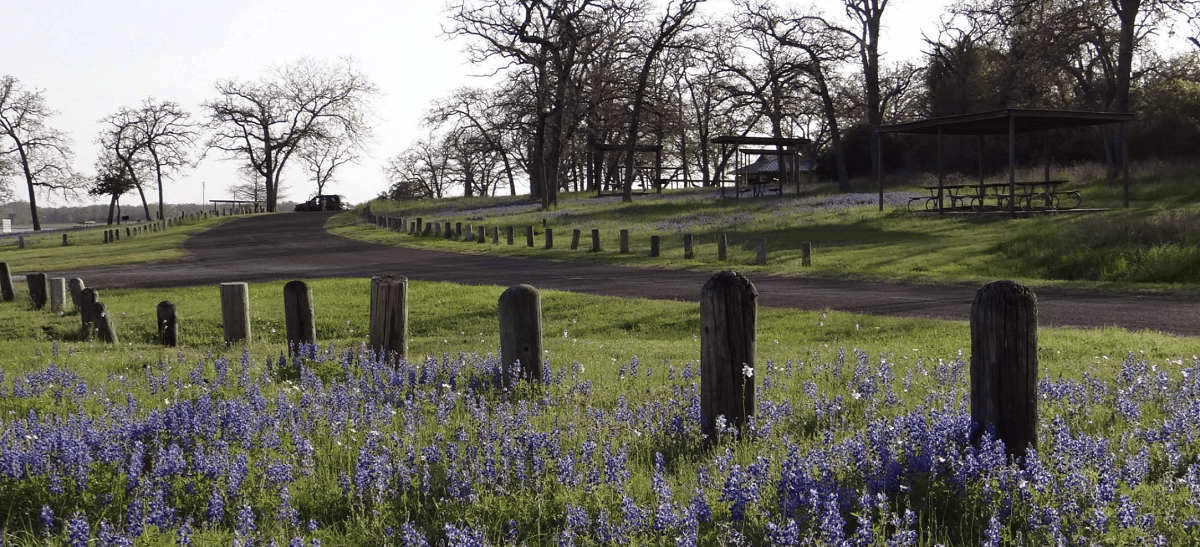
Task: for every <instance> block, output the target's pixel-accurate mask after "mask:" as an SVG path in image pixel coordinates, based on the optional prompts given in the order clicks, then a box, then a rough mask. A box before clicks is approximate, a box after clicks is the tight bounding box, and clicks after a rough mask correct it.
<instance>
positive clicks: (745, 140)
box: [709, 135, 809, 146]
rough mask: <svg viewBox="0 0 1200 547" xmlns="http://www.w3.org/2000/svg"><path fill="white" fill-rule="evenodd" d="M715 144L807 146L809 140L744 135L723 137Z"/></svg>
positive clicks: (716, 139)
mask: <svg viewBox="0 0 1200 547" xmlns="http://www.w3.org/2000/svg"><path fill="white" fill-rule="evenodd" d="M709 142H711V143H713V144H736V145H750V146H776V145H778V146H807V145H808V143H809V140H808V139H806V138H803V137H784V138H779V139H777V138H775V137H749V136H742V135H722V136H720V137H715V138H713V139H712V140H711V141H709Z"/></svg>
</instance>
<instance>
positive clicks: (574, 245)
mask: <svg viewBox="0 0 1200 547" xmlns="http://www.w3.org/2000/svg"><path fill="white" fill-rule="evenodd" d="M580 233H581V232H580V231H579V228H576V229H574V230H572V231H571V250H572V251H574V250H576V249H578V248H579V234H580Z"/></svg>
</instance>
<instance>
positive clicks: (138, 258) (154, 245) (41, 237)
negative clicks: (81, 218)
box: [0, 216, 236, 273]
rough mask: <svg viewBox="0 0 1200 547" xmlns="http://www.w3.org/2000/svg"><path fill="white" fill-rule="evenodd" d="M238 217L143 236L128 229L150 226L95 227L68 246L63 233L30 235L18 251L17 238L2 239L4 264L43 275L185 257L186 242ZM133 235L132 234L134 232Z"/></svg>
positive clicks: (70, 237)
mask: <svg viewBox="0 0 1200 547" xmlns="http://www.w3.org/2000/svg"><path fill="white" fill-rule="evenodd" d="M233 218H236V217H229V216H226V217H219V218H218V217H213V218H209V219H203V220H196V221H187V222H184V223H182V224H178V222H179V219H174V220H173V222H174V223H175V224H174V225H173V226H172V227H170V228H165V229H160V230H158V231H154V230H152V229H144V230H143V231H142V232H141V233H138V234H134V235H132V236H127V235H126V234H125V230H126V228H146V227H148V226H151V225H150V224H132V225H123V226H114V227H107V226H103V227H95V228H84V229H80V230H71V231H69V232H66V234H67V245H63V244H62V234H60V233H47V234H38V233H33V234H26V235H25V248H24V249H20V248H18V240H17V238H16V237H9V238H5V239H3V240H0V242H2V244H0V262H6V263H8V267H9V271H11V272H13V273H18V272H39V271H42V272H44V271H61V270H78V269H83V268H101V267H106V266H122V265H127V264H143V263H147V262H161V261H164V260H172V259H177V258H183V257H184V256H185V255H186V253H185V251H184V250H183V242H184V241H186V240H187V239H188V238H189V237H191V236H193V235H195V234H198V233H200V232H202V231H204V230H207V229H209V228H212V227H213V226H216V225H218V224H222V223H225V222H228V221H230V220H232V219H233ZM110 229H116V230H120V232H121V234H120V239H119V240H117V241H115V242H113V243H105V242H104V232H105V231H106V230H110ZM131 233H132V232H131Z"/></svg>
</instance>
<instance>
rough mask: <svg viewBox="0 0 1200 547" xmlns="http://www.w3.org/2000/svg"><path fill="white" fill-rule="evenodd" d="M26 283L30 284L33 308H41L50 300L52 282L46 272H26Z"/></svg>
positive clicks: (30, 297)
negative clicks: (47, 277) (47, 278)
mask: <svg viewBox="0 0 1200 547" xmlns="http://www.w3.org/2000/svg"><path fill="white" fill-rule="evenodd" d="M25 283H27V284H28V285H29V299H30V300H32V301H33V309H35V310H40V309H42V308H45V307H46V303H47V302H49V301H50V283H49V281H47V280H46V274H44V273H32V274H25Z"/></svg>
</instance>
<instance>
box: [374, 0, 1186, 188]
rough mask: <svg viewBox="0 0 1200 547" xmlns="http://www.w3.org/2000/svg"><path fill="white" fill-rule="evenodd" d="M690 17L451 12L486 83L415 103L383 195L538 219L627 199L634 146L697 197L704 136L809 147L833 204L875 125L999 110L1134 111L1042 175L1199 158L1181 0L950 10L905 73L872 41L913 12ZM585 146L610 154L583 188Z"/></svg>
mask: <svg viewBox="0 0 1200 547" xmlns="http://www.w3.org/2000/svg"><path fill="white" fill-rule="evenodd" d="M702 2H703V0H670V1H669V2H667V3H666V6H661V5H660V6H657V7H656V6H655V5H654V4H653V3H649V2H645V1H642V0H521V1H516V0H455V1H453V2H451V4H450V5H449V7H448V11H447V23H446V24H445V26H444V31H445V33H446V35H448V36H449V37H451V38H453V39H455V40H459V41H461V42H462V43H463V46H464V51H465V52H466V54H467V55H468V56H469V58H470V59H471V61H472V62H473V63H475V64H476V65H477V66H478V67H479V68H480V69H481V71H482V72H484V73H486V74H491V75H494V80H495V83H494V84H492V85H489V86H485V87H473V88H462V89H458V90H456V91H454V92H452V93H451V94H449V95H448V96H446V97H443V98H441V99H438V100H436V101H435V102H434V103H433V104H431V105H430V107H429V109H428V111H427V115H426V117H425V119H424V125H425V128H426V129H427V131H428V136H427V137H425V138H422V139H419V140H418V141H416V142H414V143H412V145H411V146H409V147H408V148H407V149H405V150H403V151H402V152H400V153H399V154H397V155H395V156H394V157H392V158H391V159H390V160H389V161H388V163H387V165H386V166H385V168H384V171H385V175H386V177H387V179H388V182H389V189H388V190H387V191H386V192H385V194H384V196H383V197H389V198H393V199H413V198H427V197H432V198H438V197H442V196H444V195H446V194H448V193H452V192H453V193H458V192H459V191H460V190H461V193H462V194H465V195H467V196H472V195H491V194H495V193H500V192H507V193H510V194H514V195H515V194H517V193H518V192H519V190H518V186H519V184H520V183H527V184H528V191H529V193H530V194H531V196H532V197H533V198H535V199H538V200H540V201H541V203H542V204H543V205H544V206H547V207H549V206H553V205H554V204H555V203H556V200H557V195H558V193H559V192H563V191H580V190H592V191H595V190H603V189H612V190H614V191H615V190H620V191H621V193H622V194H623V197H624V199H626V200H628V199H630V191H631V188H632V187H633V186H634V179H635V178H636V176H637V173H638V172H637V171H636V170H635V166H636V165H638V164H640V163H648V160H646V159H645V158H644V157H643V155H644V150H645V148H644V147H642V146H641V145H655V146H662V150H663V157H664V158H665V159H664V163H667V164H670V165H673V166H676V167H678V169H679V171H680V173H681V174H680V177H681V178H683V179H684V180H687V181H691V182H692V183H693V184H696V185H705V186H707V185H714V184H718V179H719V178H721V177H723V176H725V175H724V173H727V168H728V167H729V165H730V163H731V160H732V158H731V157H729V155H730V152H729V151H726V152H725V155H722V154H721V150H720V149H719V148H717V147H714V146H712V145H711V144H710V143H709V140H710V139H711V138H712V137H716V136H720V135H736V136H744V135H748V134H754V135H767V136H772V137H803V138H807V139H810V140H812V141H813V142H814V143H815V149H816V154H817V157H816V158H813V159H814V160H815V163H816V165H817V167H818V168H819V169H820V171H821V172H822V173H823V174H824V175H825V176H827V177H829V178H830V179H832V180H835V181H837V182H838V183H839V187H840V188H841V189H842V190H843V191H846V190H849V189H850V188H851V185H850V181H851V179H852V178H854V177H863V176H869V175H872V174H873V173H875V172H876V171H877V170H878V169H880V167H881V166H880V165H877V160H876V158H878V157H879V155H878V154H876V153H875V152H876V150H875V149H873V147H874V146H877V144H876V142H875V140H874V139H873V138H872V136H873V128H874V127H878V126H880V125H883V124H889V123H899V122H904V121H911V120H914V119H920V118H924V117H932V116H947V115H954V114H964V113H970V112H979V111H984V110H993V109H998V108H1048V109H1070V110H1085V111H1106V112H1123V113H1128V112H1133V113H1136V114H1137V115H1138V120H1139V121H1138V123H1136V124H1135V125H1134V126H1133V127H1132V128H1131V129H1129V131H1131V132H1132V133H1131V134H1130V135H1125V134H1124V133H1123V131H1124V129H1123V128H1114V129H1110V130H1106V131H1105V133H1104V134H1103V138H1102V139H1096V138H1095V135H1094V134H1090V135H1087V138H1086V139H1085V138H1083V137H1078V136H1076V135H1070V136H1063V138H1062V139H1061V141H1062V142H1060V143H1059V145H1058V146H1057V147H1056V148H1057V150H1058V151H1057V152H1056V154H1057V156H1056V159H1057V160H1059V161H1072V160H1075V159H1080V158H1091V159H1095V158H1102V159H1103V160H1104V161H1107V163H1108V165H1109V167H1110V169H1111V170H1112V172H1113V173H1115V172H1116V171H1117V170H1118V169H1119V168H1120V165H1119V162H1120V161H1121V156H1120V155H1119V153H1118V152H1119V151H1120V150H1121V149H1122V147H1123V146H1125V144H1126V143H1128V145H1129V150H1130V153H1131V156H1132V157H1134V158H1151V157H1157V158H1164V159H1170V158H1187V157H1190V154H1191V153H1190V151H1191V150H1194V149H1195V147H1196V146H1197V145H1198V144H1200V58H1198V57H1197V51H1196V48H1200V41H1197V39H1195V38H1192V39H1191V42H1192V45H1193V46H1195V47H1191V46H1189V47H1185V48H1183V49H1181V50H1176V52H1173V53H1169V54H1164V53H1161V51H1162V50H1161V48H1160V47H1159V46H1160V45H1161V44H1162V43H1163V39H1165V38H1167V37H1168V36H1169V35H1180V36H1186V35H1188V34H1189V33H1191V34H1194V33H1195V29H1194V28H1192V27H1190V26H1187V25H1188V24H1190V22H1191V21H1193V20H1195V18H1196V16H1197V15H1198V5H1197V2H1195V1H1193V0H1072V1H1070V2H1064V1H1062V0H962V1H960V2H957V3H954V4H952V5H951V6H950V7H949V8H947V10H946V11H945V13H942V14H941V15H940V18H939V21H940V24H939V26H938V29H937V31H936V34H934V35H926V36H924V37H923V39H924V48H923V56H922V57H921V58H920V59H918V60H916V61H910V60H904V61H899V62H891V61H889V60H888V59H887V57H886V55H885V53H884V52H885V51H886V50H887V44H886V43H885V41H884V38H883V31H884V29H885V28H888V25H889V21H890V20H891V17H890V16H891V13H892V11H893V10H895V9H919V6H916V5H915V4H914V5H908V6H901V7H900V8H891V9H889V8H890V4H894V3H895V2H894V1H889V0H841V1H839V2H833V3H823V4H821V6H824V7H825V8H826V9H827V10H828V11H825V10H823V9H822V8H821V7H818V6H816V5H811V6H800V5H797V4H794V3H790V2H782V1H776V0H732V9H731V11H730V13H729V14H728V15H725V16H723V17H721V18H715V17H703V16H701V15H698V14H697V6H698V4H700V3H702ZM898 30H900V29H895V28H892V31H893V32H895V31H898ZM1057 140H1060V139H1058V137H1056V141H1057ZM1097 140H1102V141H1103V143H1104V145H1103V147H1097V146H1095V145H1094V144H1091V143H1095V142H1096V141H1097ZM597 145H601V146H605V147H609V148H614V147H615V148H617V149H619V150H620V152H619V153H616V154H610V155H608V156H607V157H606V159H605V161H604V163H603V165H601V166H600V170H601V171H602V172H601V173H600V174H599V176H595V175H593V176H591V177H589V176H588V175H587V173H585V167H584V166H585V165H588V158H589V151H590V150H594V149H595V148H596V147H597ZM895 148H896V150H889V151H888V154H887V155H885V156H883V161H884V162H885V163H886V164H887V165H886V166H885V167H887V168H889V169H894V168H896V167H902V166H911V165H914V164H918V165H932V164H933V161H932V160H931V158H930V156H931V155H932V154H933V153H934V152H933V150H931V147H930V146H928V145H922V144H921V143H919V142H917V141H911V142H908V143H906V145H905V146H901V147H895ZM968 150H969V154H968ZM1040 150H1041V148H1040V146H1034V145H1028V146H1024V147H1023V150H1022V151H1020V152H1019V153H1021V154H1022V155H1026V156H1032V155H1035V154H1037V153H1039V152H1040ZM1097 150H1098V151H1099V153H1098V154H1097ZM976 153H977V144H975V143H971V144H970V145H969V146H968V145H963V146H962V147H961V148H956V147H955V146H950V147H948V149H947V150H946V151H945V154H946V156H947V158H948V160H947V167H948V168H950V169H961V170H971V171H973V170H974V169H975V168H976V166H977V159H976V157H975V154H976ZM968 155H970V157H971V159H970V161H969V162H968V161H967V156H968ZM998 165H999V161H997V167H998ZM597 186H599V188H597Z"/></svg>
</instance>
